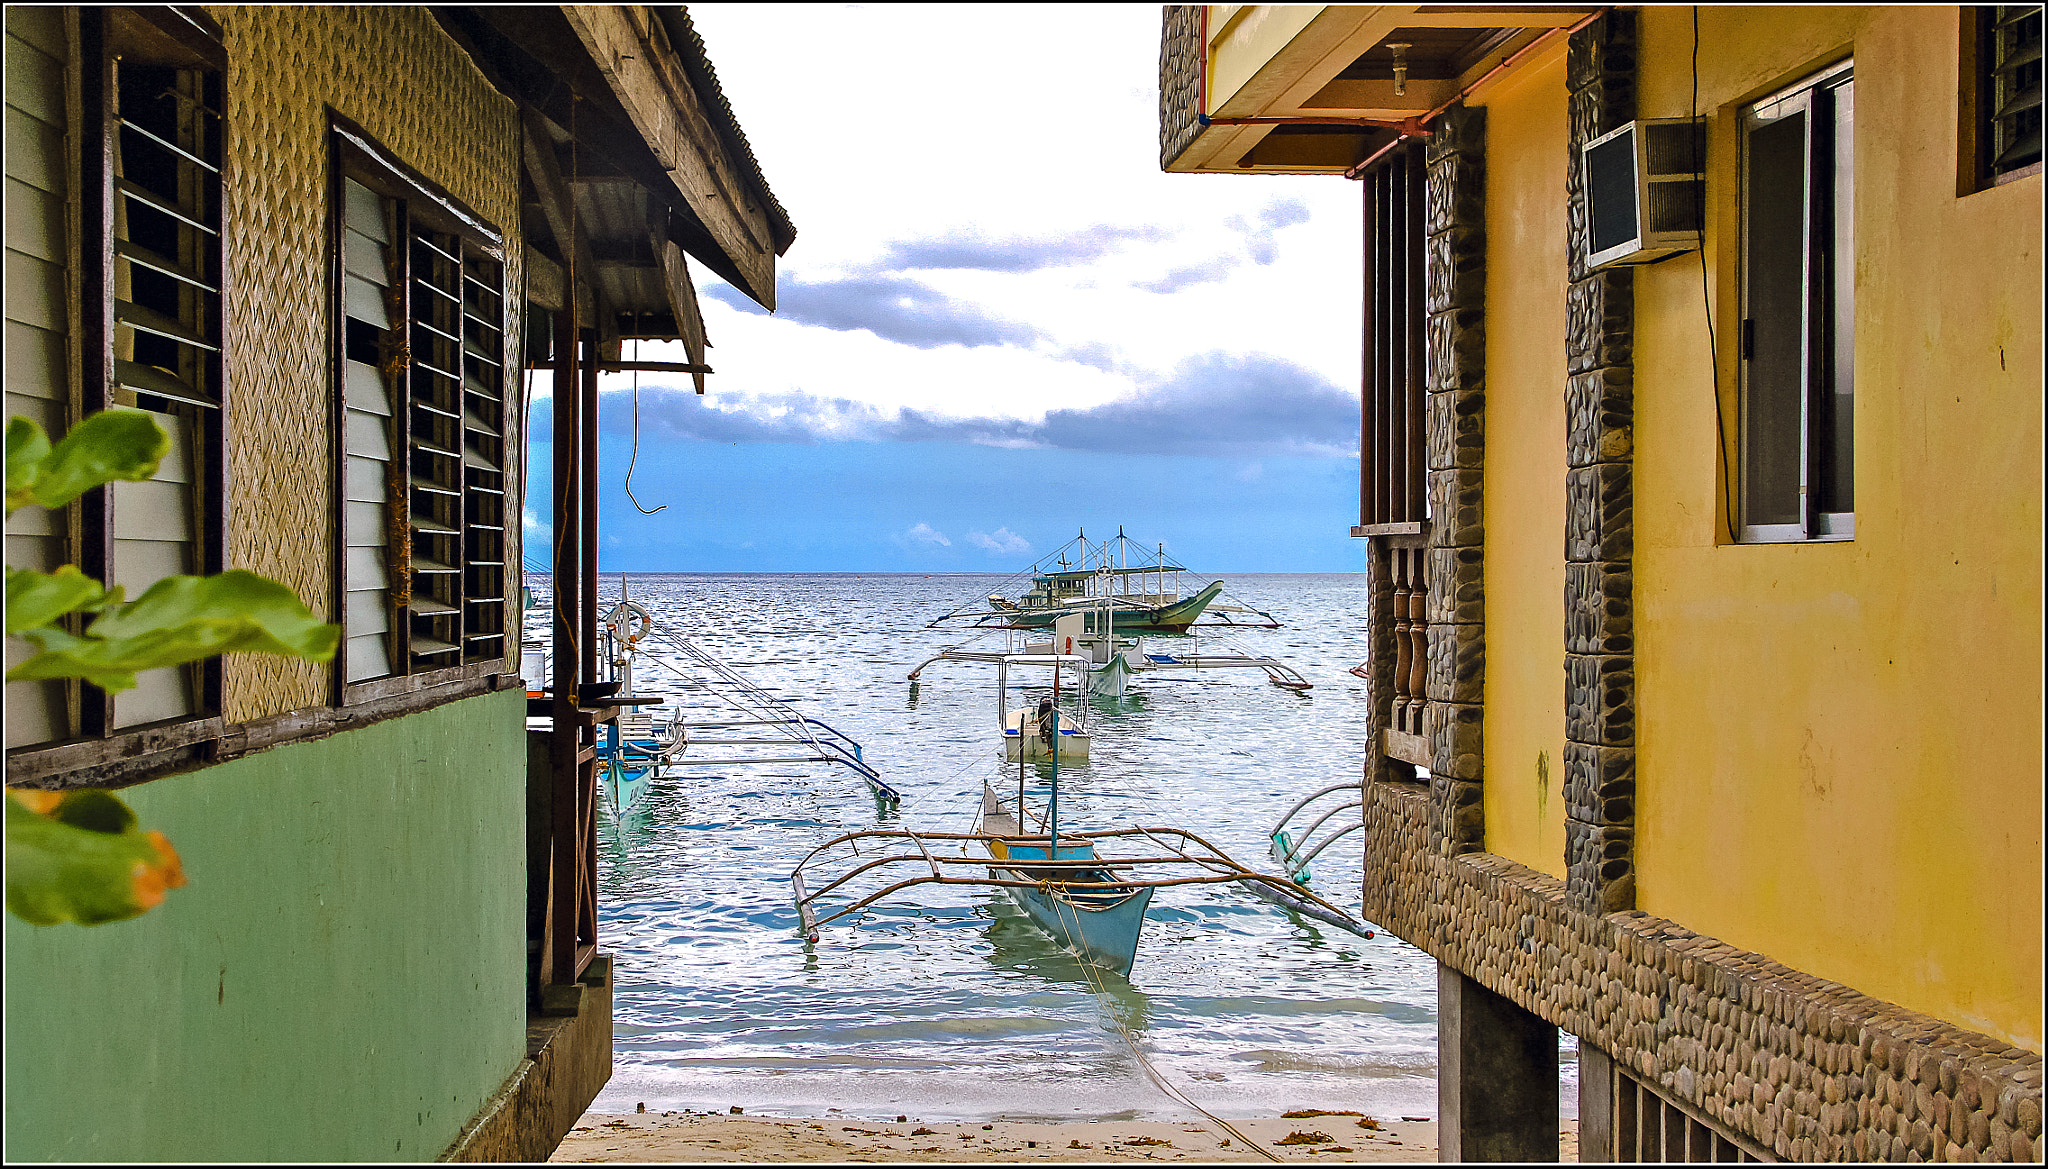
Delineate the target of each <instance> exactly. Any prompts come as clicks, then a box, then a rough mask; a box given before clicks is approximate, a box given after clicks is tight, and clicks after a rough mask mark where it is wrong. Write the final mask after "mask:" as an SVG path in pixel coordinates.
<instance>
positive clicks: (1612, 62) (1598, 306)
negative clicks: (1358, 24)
mask: <svg viewBox="0 0 2048 1169" xmlns="http://www.w3.org/2000/svg"><path fill="white" fill-rule="evenodd" d="M1635 49H1636V14H1635V13H1634V12H1632V11H1629V10H1628V9H1622V8H1617V9H1615V10H1613V11H1612V12H1609V13H1608V14H1607V15H1606V16H1604V17H1602V18H1601V19H1600V20H1598V21H1595V22H1594V23H1593V24H1591V25H1589V26H1587V27H1586V28H1582V29H1580V30H1579V31H1577V32H1575V33H1573V34H1572V37H1571V44H1570V48H1569V49H1568V51H1567V54H1566V58H1565V85H1566V87H1567V89H1568V90H1569V97H1568V99H1567V100H1568V102H1569V105H1568V107H1567V108H1568V110H1569V111H1570V112H1569V117H1570V126H1569V130H1568V134H1567V142H1568V143H1569V148H1570V152H1571V153H1570V159H1569V165H1567V167H1566V168H1565V200H1566V202H1565V232H1566V242H1565V256H1566V258H1567V263H1568V264H1569V266H1570V276H1569V279H1570V281H1571V283H1570V285H1569V286H1568V288H1567V290H1566V296H1565V305H1566V337H1565V370H1566V379H1567V380H1566V382H1565V448H1566V450H1565V465H1566V467H1567V468H1568V469H1567V470H1566V472H1565V533H1564V558H1565V596H1564V607H1565V626H1564V627H1565V680H1564V685H1565V748H1564V751H1565V756H1564V763H1565V784H1564V796H1565V876H1566V887H1567V888H1568V889H1569V890H1570V892H1571V896H1572V904H1573V905H1574V906H1575V907H1577V908H1579V909H1582V910H1587V911H1591V912H1613V911H1615V910H1618V909H1631V908H1634V906H1635V903H1636V900H1635V828H1636V815H1635V770H1636V761H1635V744H1636V720H1635V706H1636V702H1635V673H1636V671H1635V640H1634V612H1635V598H1634V591H1635V575H1634V567H1635V547H1634V519H1635V466H1634V449H1633V443H1632V437H1633V424H1634V420H1635V364H1634V348H1635V270H1634V269H1632V268H1627V267H1621V268H1610V269H1607V270H1605V271H1588V270H1587V269H1586V257H1587V255H1588V254H1590V252H1591V250H1592V245H1591V231H1592V229H1591V224H1590V218H1589V216H1588V213H1587V207H1586V192H1585V175H1584V171H1583V170H1582V169H1581V167H1580V165H1579V150H1580V147H1582V146H1583V145H1585V143H1587V142H1589V141H1591V140H1592V139H1594V138H1597V137H1599V136H1600V135H1602V134H1605V133H1607V132H1608V131H1609V130H1612V129H1614V128H1616V127H1617V126H1620V125H1622V124H1623V123H1625V122H1627V121H1629V120H1630V119H1631V118H1634V117H1635V116H1636V51H1635Z"/></svg>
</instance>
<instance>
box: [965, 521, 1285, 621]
mask: <svg viewBox="0 0 2048 1169" xmlns="http://www.w3.org/2000/svg"><path fill="white" fill-rule="evenodd" d="M1027 577H1028V579H1029V581H1030V587H1029V588H1027V589H1026V590H1025V591H1024V592H1023V593H1022V594H1020V595H1019V596H1018V597H1016V598H1015V599H1012V598H1010V597H1009V596H1007V595H1005V594H1004V593H1003V592H1001V591H997V592H992V593H989V594H988V595H987V597H985V598H981V599H977V600H976V601H974V602H971V603H969V604H967V605H963V606H961V607H960V608H957V609H955V610H953V611H952V612H950V613H947V614H946V615H945V616H943V617H939V618H937V619H936V620H934V621H932V622H930V623H929V625H928V626H927V627H930V626H933V625H938V624H940V623H942V622H946V621H952V620H956V619H962V620H970V621H972V622H973V623H974V624H975V625H978V626H984V627H989V626H1009V627H1013V628H1029V629H1044V628H1048V627H1050V626H1051V625H1052V624H1053V623H1054V622H1056V621H1058V620H1059V619H1060V618H1061V617H1063V616H1066V615H1067V614H1070V613H1075V612H1080V611H1084V610H1085V611H1102V612H1107V613H1109V614H1110V621H1111V622H1112V627H1113V628H1115V629H1121V630H1129V631H1153V632H1169V633H1185V632H1186V631H1187V630H1188V629H1189V628H1191V627H1193V626H1195V625H1197V624H1203V623H1205V622H1203V620H1202V619H1203V618H1204V617H1207V618H1209V620H1208V621H1207V622H1206V624H1212V625H1234V626H1239V627H1246V626H1250V627H1257V628H1267V629H1271V628H1277V627H1278V626H1279V624H1280V623H1279V622H1278V621H1275V620H1274V619H1273V616H1272V614H1270V613H1266V612H1262V611H1261V610H1258V609H1253V608H1250V607H1248V606H1245V605H1237V604H1228V603H1221V602H1219V601H1218V600H1217V598H1218V597H1220V596H1221V595H1222V594H1223V583H1224V582H1222V581H1220V580H1217V581H1211V582H1210V583H1209V584H1207V585H1204V586H1202V587H1200V588H1193V583H1194V581H1195V580H1197V579H1199V578H1194V577H1193V576H1192V574H1191V573H1189V571H1188V568H1187V566H1186V565H1184V564H1181V563H1180V562H1179V561H1177V560H1175V559H1173V558H1172V557H1170V556H1168V555H1167V554H1166V545H1164V544H1159V545H1155V546H1154V547H1152V548H1146V547H1145V546H1144V545H1142V544H1139V543H1138V542H1137V541H1135V540H1132V539H1130V538H1129V537H1127V536H1125V535H1124V532H1123V529H1122V528H1118V529H1117V532H1116V536H1115V537H1114V538H1112V539H1108V540H1103V541H1100V542H1097V541H1092V540H1090V539H1089V538H1088V534H1087V532H1086V531H1083V532H1081V534H1080V535H1077V536H1075V537H1074V538H1073V539H1072V540H1069V541H1068V542H1067V543H1066V544H1064V545H1062V546H1061V547H1060V548H1059V549H1057V550H1056V551H1054V552H1053V553H1051V554H1050V555H1048V556H1045V557H1043V558H1041V559H1040V560H1038V561H1037V562H1036V563H1034V564H1032V565H1031V566H1030V567H1029V568H1026V569H1024V570H1023V571H1022V572H1019V573H1017V574H1016V575H1015V576H1014V577H1012V578H1011V580H1012V581H1016V582H1017V583H1020V584H1021V583H1023V581H1024V579H1025V578H1027ZM1004 584H1005V585H1006V586H1007V585H1009V584H1010V581H1005V582H1004ZM1190 589H1192V591H1190ZM1239 614H1243V615H1244V616H1243V617H1242V618H1240V617H1239V616H1238V615H1239Z"/></svg>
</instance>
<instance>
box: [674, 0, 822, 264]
mask: <svg viewBox="0 0 2048 1169" xmlns="http://www.w3.org/2000/svg"><path fill="white" fill-rule="evenodd" d="M650 8H652V10H653V12H654V14H655V16H656V17H657V18H659V19H660V20H661V23H662V28H663V29H664V30H665V31H666V32H667V33H668V35H669V42H670V44H671V45H672V46H673V47H674V48H675V50H676V55H677V57H678V58H680V59H681V61H682V65H683V71H684V72H685V73H687V74H689V77H690V82H691V84H692V85H694V86H696V88H697V92H698V94H699V95H700V96H703V97H707V98H709V99H710V106H711V110H712V112H713V115H714V119H715V123H716V129H717V130H718V133H719V136H720V137H722V138H724V139H725V141H726V147H727V148H728V149H730V150H732V151H733V153H734V154H736V155H737V156H738V157H740V158H743V159H745V160H746V163H747V170H748V178H749V179H750V180H751V181H752V182H753V184H754V186H755V188H756V190H758V191H759V193H760V195H761V197H762V201H763V202H764V203H766V204H767V206H768V210H769V213H770V215H771V216H772V217H773V218H774V220H775V226H776V227H777V228H778V229H779V230H778V231H777V233H776V234H777V239H776V240H775V254H776V255H781V254H782V253H783V252H784V251H785V250H787V249H788V247H789V244H790V241H791V240H792V239H794V238H795V237H796V225H795V224H794V223H792V222H790V218H789V212H788V211H787V210H786V209H784V207H783V206H782V202H781V200H779V199H777V198H776V197H775V192H774V191H773V190H771V189H770V188H769V186H768V179H767V178H766V176H764V175H763V174H762V173H761V162H760V160H759V159H757V158H755V157H754V148H753V146H752V144H750V143H749V142H748V141H747V135H746V132H745V131H744V130H742V129H740V122H739V118H738V117H737V116H735V115H734V114H733V112H732V103H731V102H729V101H727V100H726V97H725V89H724V87H723V86H721V85H719V83H718V71H717V70H716V69H714V68H712V66H711V56H710V54H709V53H708V52H707V51H706V50H705V48H704V38H703V37H702V36H701V35H699V34H698V32H697V26H696V24H695V23H694V22H693V21H691V19H690V9H689V6H688V5H685V4H657V5H650Z"/></svg>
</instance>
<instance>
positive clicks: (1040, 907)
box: [1004, 873, 1152, 977]
mask: <svg viewBox="0 0 2048 1169" xmlns="http://www.w3.org/2000/svg"><path fill="white" fill-rule="evenodd" d="M1004 875H1006V876H1007V875H1009V874H1007V873H1006V874H1004ZM1005 892H1007V893H1009V895H1010V899H1011V900H1012V901H1015V902H1016V903H1017V906H1018V908H1020V909H1022V910H1023V911H1024V913H1025V916H1027V917H1029V918H1030V919H1031V920H1032V921H1033V922H1035V923H1036V924H1037V925H1038V928H1040V929H1042V930H1044V931H1045V932H1046V933H1048V934H1051V935H1052V937H1053V940H1054V941H1056V942H1058V943H1059V944H1060V945H1062V946H1064V947H1066V948H1067V949H1069V950H1071V951H1073V952H1074V953H1076V954H1078V955H1080V956H1081V957H1082V958H1084V959H1086V960H1087V961H1090V962H1093V963H1095V964H1096V965H1097V966H1101V967H1104V968H1106V969H1110V970H1114V971H1116V972H1117V973H1118V974H1121V975H1124V976H1125V977H1129V976H1130V973H1131V963H1133V962H1135V961H1136V960H1137V957H1138V934H1139V932H1140V931H1142V930H1143V929H1144V928H1145V909H1146V907H1147V906H1149V905H1150V904H1151V903H1152V890H1151V889H1149V888H1145V889H1137V890H1134V891H1133V892H1132V894H1131V896H1130V897H1129V898H1127V899H1125V900H1124V901H1122V902H1121V903H1119V904H1117V905H1113V906H1111V907H1109V908H1107V909H1089V908H1084V907H1081V906H1079V905H1077V904H1075V903H1074V902H1072V901H1069V900H1067V899H1066V898H1064V897H1061V896H1059V895H1057V894H1053V893H1044V892H1040V891H1039V890H1037V889H1007V890H1005Z"/></svg>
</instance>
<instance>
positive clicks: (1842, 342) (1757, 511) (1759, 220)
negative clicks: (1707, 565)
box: [1740, 62, 1856, 542]
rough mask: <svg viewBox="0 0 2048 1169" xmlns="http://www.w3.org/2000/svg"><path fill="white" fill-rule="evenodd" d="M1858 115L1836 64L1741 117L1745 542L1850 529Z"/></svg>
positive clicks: (1825, 535)
mask: <svg viewBox="0 0 2048 1169" xmlns="http://www.w3.org/2000/svg"><path fill="white" fill-rule="evenodd" d="M1855 110H1856V106H1855V85H1854V81H1853V80H1852V77H1851V73H1850V67H1849V63H1848V62H1843V63H1842V64H1840V65H1837V66H1835V67H1834V68H1831V69H1829V70H1827V71H1826V72H1824V73H1821V74H1819V75H1817V76H1815V77H1811V78H1808V79H1807V80H1805V81H1803V82H1801V83H1799V84H1798V85H1795V86H1792V87H1790V88H1788V89H1785V90H1782V91H1780V92H1778V93H1776V94H1773V95H1772V96H1770V97H1768V98H1765V99H1764V100H1762V101H1759V102H1756V103H1755V104H1753V105H1751V106H1749V107H1748V108H1747V109H1745V110H1744V111H1743V122H1742V135H1743V176H1742V187H1741V192H1740V194H1741V199H1742V215H1743V237H1742V335H1741V354H1742V468H1741V481H1742V493H1741V513H1742V514H1741V528H1740V530H1741V533H1742V539H1743V540H1744V541H1746V542H1770V541H1781V540H1813V539H1847V538H1849V537H1851V536H1853V535H1854V534H1855V531H1856V517H1855V510H1856V499H1855V401H1856V399H1855V390H1856V381H1855V371H1856V361H1855V351H1856V335H1855V318H1856V299H1855V273H1856V252H1855V235H1854V226H1855V223H1854V220H1855V216H1854V208H1855V198H1854V190H1855V187H1854V166H1853V160H1854V157H1855V134H1854V129H1855Z"/></svg>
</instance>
